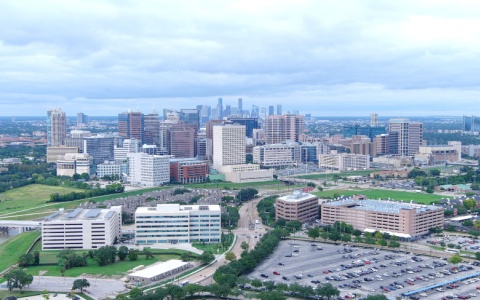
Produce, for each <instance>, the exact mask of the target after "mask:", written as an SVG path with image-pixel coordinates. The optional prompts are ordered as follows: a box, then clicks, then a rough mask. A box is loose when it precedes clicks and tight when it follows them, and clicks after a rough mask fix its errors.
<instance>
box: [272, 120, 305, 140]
mask: <svg viewBox="0 0 480 300" xmlns="http://www.w3.org/2000/svg"><path fill="white" fill-rule="evenodd" d="M303 127H304V123H303V116H300V115H282V116H266V118H265V141H266V144H279V143H281V142H283V141H286V140H290V141H294V142H299V141H300V136H301V134H302V133H303Z"/></svg>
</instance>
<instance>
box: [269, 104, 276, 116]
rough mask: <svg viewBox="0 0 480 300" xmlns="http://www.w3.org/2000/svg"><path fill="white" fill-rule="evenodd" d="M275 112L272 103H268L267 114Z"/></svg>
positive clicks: (271, 114) (270, 114)
mask: <svg viewBox="0 0 480 300" xmlns="http://www.w3.org/2000/svg"><path fill="white" fill-rule="evenodd" d="M274 114H275V107H274V106H273V105H270V106H269V107H268V115H269V116H273V115H274Z"/></svg>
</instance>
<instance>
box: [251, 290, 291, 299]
mask: <svg viewBox="0 0 480 300" xmlns="http://www.w3.org/2000/svg"><path fill="white" fill-rule="evenodd" d="M258 298H259V299H260V300H285V299H287V296H285V295H284V294H283V293H281V292H278V291H270V292H265V291H264V292H260V294H259V295H258Z"/></svg>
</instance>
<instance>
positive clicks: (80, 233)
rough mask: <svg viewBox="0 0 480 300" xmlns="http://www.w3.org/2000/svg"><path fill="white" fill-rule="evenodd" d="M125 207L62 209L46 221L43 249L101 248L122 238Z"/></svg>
mask: <svg viewBox="0 0 480 300" xmlns="http://www.w3.org/2000/svg"><path fill="white" fill-rule="evenodd" d="M121 224H122V207H121V206H112V207H111V208H110V209H83V208H76V209H75V210H68V211H65V210H60V211H57V212H55V213H53V214H51V215H50V216H48V217H46V218H45V220H44V221H43V222H42V250H63V249H85V250H88V249H97V248H100V247H103V246H111V245H113V243H114V242H115V239H119V238H120V237H121Z"/></svg>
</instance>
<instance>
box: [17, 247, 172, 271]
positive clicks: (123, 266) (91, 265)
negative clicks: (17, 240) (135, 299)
mask: <svg viewBox="0 0 480 300" xmlns="http://www.w3.org/2000/svg"><path fill="white" fill-rule="evenodd" d="M45 252H46V251H45ZM44 254H45V253H44V252H41V253H40V263H45V262H51V261H52V260H53V259H55V260H54V262H56V255H55V254H54V255H48V256H45V257H44ZM44 259H45V261H44ZM170 259H179V256H177V255H162V256H155V257H154V258H153V259H149V260H146V259H145V256H144V255H139V257H138V260H137V261H130V260H128V259H127V260H124V261H117V262H116V263H114V264H110V265H107V266H103V267H101V266H99V265H98V264H97V263H96V262H95V261H94V260H93V259H90V258H89V259H88V266H86V267H78V268H72V269H70V270H67V271H66V272H65V276H67V277H77V276H80V275H82V274H95V275H105V276H123V275H125V273H126V272H127V271H128V270H131V269H133V268H135V267H138V266H140V265H144V266H148V265H151V264H153V263H156V262H159V261H167V260H170ZM47 260H48V261H47ZM26 271H27V273H28V274H31V275H35V276H36V275H39V274H40V271H47V273H45V274H44V275H45V276H62V273H61V272H60V268H59V267H58V266H56V265H55V266H31V267H28V268H26Z"/></svg>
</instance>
